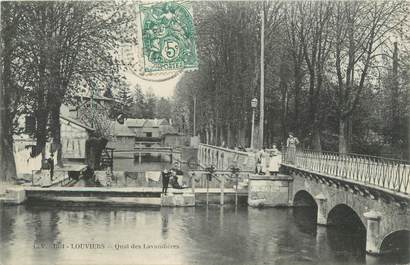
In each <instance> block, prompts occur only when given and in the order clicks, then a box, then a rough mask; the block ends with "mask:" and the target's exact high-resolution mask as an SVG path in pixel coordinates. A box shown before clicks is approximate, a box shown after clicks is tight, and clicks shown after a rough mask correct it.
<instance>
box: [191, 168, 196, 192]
mask: <svg viewBox="0 0 410 265" xmlns="http://www.w3.org/2000/svg"><path fill="white" fill-rule="evenodd" d="M191 188H192V193H193V194H194V195H195V173H192V177H191Z"/></svg>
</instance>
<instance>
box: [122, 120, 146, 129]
mask: <svg viewBox="0 0 410 265" xmlns="http://www.w3.org/2000/svg"><path fill="white" fill-rule="evenodd" d="M144 124H145V119H126V120H125V125H126V126H128V127H143V126H144Z"/></svg>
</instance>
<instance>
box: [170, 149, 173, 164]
mask: <svg viewBox="0 0 410 265" xmlns="http://www.w3.org/2000/svg"><path fill="white" fill-rule="evenodd" d="M172 160H173V159H172V148H171V159H170V162H171V164H172V162H173V161H172Z"/></svg>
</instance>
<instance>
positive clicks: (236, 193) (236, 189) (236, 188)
mask: <svg viewBox="0 0 410 265" xmlns="http://www.w3.org/2000/svg"><path fill="white" fill-rule="evenodd" d="M235 176H236V185H235V186H236V187H235V206H237V205H238V173H235Z"/></svg>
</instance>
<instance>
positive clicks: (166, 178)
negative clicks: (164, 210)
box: [161, 169, 171, 194]
mask: <svg viewBox="0 0 410 265" xmlns="http://www.w3.org/2000/svg"><path fill="white" fill-rule="evenodd" d="M170 176H171V172H168V170H167V169H164V171H162V172H161V179H162V193H164V194H167V190H168V184H169V178H170Z"/></svg>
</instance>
